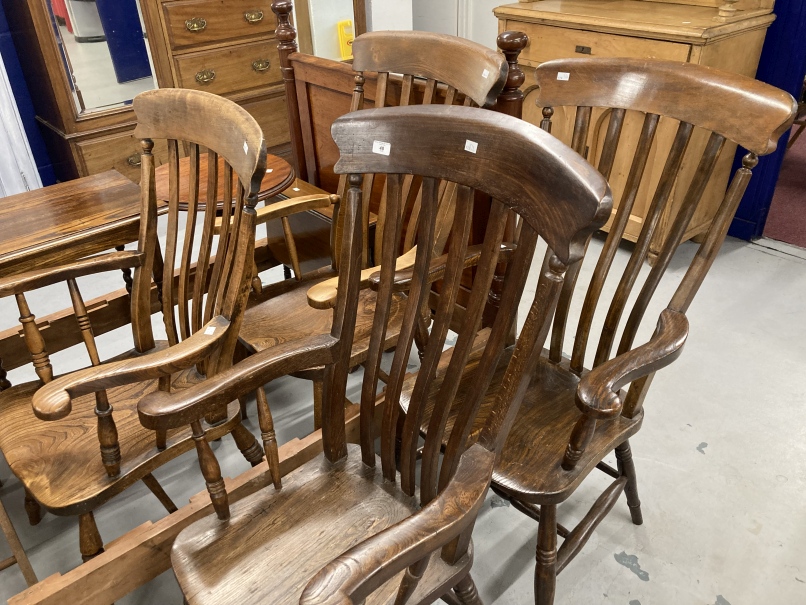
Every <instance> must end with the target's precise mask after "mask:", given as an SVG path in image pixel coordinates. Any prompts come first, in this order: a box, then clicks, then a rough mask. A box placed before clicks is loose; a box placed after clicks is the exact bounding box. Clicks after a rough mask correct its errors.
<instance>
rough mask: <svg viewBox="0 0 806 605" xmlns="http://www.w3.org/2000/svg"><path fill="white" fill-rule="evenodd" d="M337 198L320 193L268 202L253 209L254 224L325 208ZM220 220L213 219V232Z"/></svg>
mask: <svg viewBox="0 0 806 605" xmlns="http://www.w3.org/2000/svg"><path fill="white" fill-rule="evenodd" d="M339 199H340V198H339V196H338V195H333V194H329V193H322V194H316V195H302V196H300V197H292V198H288V199H287V200H280V201H279V202H274V203H273V204H268V205H266V206H263V207H261V208H258V209H257V210H255V213H256V216H255V224H256V225H262V224H263V223H267V222H269V221H271V220H274V219H276V218H282V217H284V216H290V215H292V214H297V213H299V212H305V211H307V210H316V209H317V208H327V207H328V206H332V205H334V204H337V203H338V202H339ZM221 220H222V219H221V217H219V218H217V219H216V220H215V233H218V232H219V230H220V229H221Z"/></svg>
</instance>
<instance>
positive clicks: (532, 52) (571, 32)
mask: <svg viewBox="0 0 806 605" xmlns="http://www.w3.org/2000/svg"><path fill="white" fill-rule="evenodd" d="M517 29H518V30H520V31H523V32H524V33H526V35H528V36H529V45H528V46H527V47H526V48H525V49H524V51H523V53H522V57H523V58H524V59H527V60H529V61H534V62H537V63H543V62H544V61H550V60H552V59H565V58H568V57H574V56H580V57H583V56H591V57H636V58H647V59H666V60H669V61H688V56H689V51H690V49H691V46H690V45H689V44H679V43H677V42H663V41H659V40H648V39H644V38H632V37H629V36H618V35H615V34H602V33H599V32H591V31H583V30H579V29H570V28H564V27H552V26H549V25H538V24H535V23H518V24H517ZM578 47H579V48H578ZM583 51H584V52H583ZM587 51H590V52H587Z"/></svg>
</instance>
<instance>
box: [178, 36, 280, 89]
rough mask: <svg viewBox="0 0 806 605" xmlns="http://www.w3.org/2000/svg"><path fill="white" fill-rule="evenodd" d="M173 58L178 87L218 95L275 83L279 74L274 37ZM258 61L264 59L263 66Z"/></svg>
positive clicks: (277, 82) (278, 78)
mask: <svg viewBox="0 0 806 605" xmlns="http://www.w3.org/2000/svg"><path fill="white" fill-rule="evenodd" d="M174 61H175V62H176V76H177V86H178V87H179V88H192V89H196V90H204V91H206V92H211V93H214V94H218V95H228V94H232V93H236V92H239V91H242V90H251V89H254V88H266V87H268V86H271V85H273V84H279V83H280V81H281V78H282V76H281V75H280V58H279V55H278V54H277V41H276V40H274V39H271V40H266V41H261V42H250V43H248V44H239V45H236V46H231V47H227V48H218V49H214V50H206V51H201V52H198V53H191V54H187V55H181V56H177V57H175V58H174ZM261 61H268V64H269V65H268V67H267V68H266V69H265V70H262V66H261V65H259V64H258V62H261ZM197 78H198V79H197ZM205 79H207V80H208V81H203V80H205ZM200 80H202V81H200Z"/></svg>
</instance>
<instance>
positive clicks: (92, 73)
mask: <svg viewBox="0 0 806 605" xmlns="http://www.w3.org/2000/svg"><path fill="white" fill-rule="evenodd" d="M47 2H48V8H49V9H50V14H51V18H52V21H53V28H54V32H55V35H56V39H57V42H58V44H59V48H60V49H61V51H62V57H63V59H64V63H65V69H66V70H67V74H68V78H69V80H70V82H72V88H73V90H72V92H73V99H74V101H75V104H76V109H77V110H78V113H79V114H82V113H87V112H92V111H100V110H105V109H112V108H114V107H119V106H122V105H125V104H128V103H131V100H132V99H133V98H134V97H135V96H137V95H138V94H139V93H141V92H143V91H144V90H151V89H153V88H157V82H156V80H155V78H154V68H153V64H152V62H151V55H150V51H149V48H148V44H147V42H146V37H145V33H144V32H145V26H144V24H143V17H142V13H141V10H140V0H47Z"/></svg>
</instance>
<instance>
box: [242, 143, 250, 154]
mask: <svg viewBox="0 0 806 605" xmlns="http://www.w3.org/2000/svg"><path fill="white" fill-rule="evenodd" d="M243 152H244V153H249V144H248V143H247V142H246V141H244V142H243Z"/></svg>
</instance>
